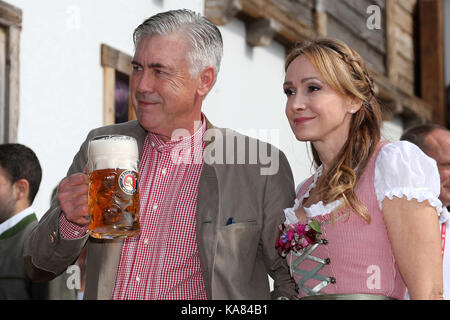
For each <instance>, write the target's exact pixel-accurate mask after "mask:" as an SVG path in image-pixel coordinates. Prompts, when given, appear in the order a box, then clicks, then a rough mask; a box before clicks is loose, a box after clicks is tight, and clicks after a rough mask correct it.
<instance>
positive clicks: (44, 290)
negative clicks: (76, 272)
mask: <svg viewBox="0 0 450 320" xmlns="http://www.w3.org/2000/svg"><path fill="white" fill-rule="evenodd" d="M41 177H42V170H41V166H40V164H39V160H38V158H37V157H36V155H35V153H34V152H33V151H32V150H31V149H30V148H28V147H26V146H24V145H22V144H2V145H0V300H3V299H20V300H28V299H62V298H64V299H70V298H74V295H73V291H71V290H69V289H68V288H67V287H66V283H65V279H63V278H62V277H61V278H58V279H55V280H54V281H52V283H35V282H32V281H31V280H30V279H29V278H28V277H27V275H26V274H25V269H24V265H23V248H24V243H25V240H26V238H27V236H28V235H29V234H30V232H31V230H32V229H33V227H35V226H36V225H37V223H38V222H37V218H36V215H35V214H34V210H33V208H32V207H31V204H32V203H33V201H34V198H35V196H36V194H37V192H38V190H39V185H40V183H41Z"/></svg>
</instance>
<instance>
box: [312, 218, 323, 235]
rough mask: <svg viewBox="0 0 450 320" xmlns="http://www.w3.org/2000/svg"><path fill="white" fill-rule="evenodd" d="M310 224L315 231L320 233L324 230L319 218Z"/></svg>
mask: <svg viewBox="0 0 450 320" xmlns="http://www.w3.org/2000/svg"><path fill="white" fill-rule="evenodd" d="M309 226H310V227H311V229H313V230H314V231H316V232H318V233H322V230H321V229H320V224H319V222H318V221H317V220H313V221H311V222H310V223H309Z"/></svg>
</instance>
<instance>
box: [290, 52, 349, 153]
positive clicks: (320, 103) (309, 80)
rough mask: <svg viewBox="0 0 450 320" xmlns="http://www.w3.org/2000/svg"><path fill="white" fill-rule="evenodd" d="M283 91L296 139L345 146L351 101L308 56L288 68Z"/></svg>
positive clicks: (296, 60) (296, 59)
mask: <svg viewBox="0 0 450 320" xmlns="http://www.w3.org/2000/svg"><path fill="white" fill-rule="evenodd" d="M283 89H284V92H285V93H286V96H287V102H286V116H287V118H288V120H289V124H290V126H291V129H292V131H293V132H294V134H295V137H296V138H297V140H300V141H311V142H317V141H322V142H327V143H339V144H342V145H343V143H344V142H345V141H346V140H347V136H348V132H349V129H350V122H351V116H352V114H351V111H352V108H353V111H355V112H356V111H357V110H358V107H357V105H355V104H352V99H350V98H349V97H347V96H343V95H341V94H340V93H338V92H336V91H335V90H333V89H332V88H331V87H330V86H329V85H327V83H326V82H325V80H324V79H323V78H322V76H321V75H320V73H319V72H318V71H317V70H316V68H315V67H314V65H313V64H312V63H311V61H310V60H309V58H308V57H306V56H305V55H301V56H299V57H297V58H295V60H294V61H292V62H291V64H290V65H289V67H288V69H287V72H286V76H285V82H284V84H283Z"/></svg>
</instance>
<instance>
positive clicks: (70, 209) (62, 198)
mask: <svg viewBox="0 0 450 320" xmlns="http://www.w3.org/2000/svg"><path fill="white" fill-rule="evenodd" d="M86 173H87V170H86V168H85V170H84V172H83V173H81V172H79V173H75V174H73V175H71V176H69V177H67V178H65V179H64V180H63V181H61V183H60V184H59V194H58V200H59V203H60V205H61V210H62V211H63V214H64V215H65V217H66V219H67V220H68V221H70V222H72V223H76V224H78V225H80V226H82V227H84V226H86V225H88V224H89V211H88V191H89V183H88V176H87V174H86Z"/></svg>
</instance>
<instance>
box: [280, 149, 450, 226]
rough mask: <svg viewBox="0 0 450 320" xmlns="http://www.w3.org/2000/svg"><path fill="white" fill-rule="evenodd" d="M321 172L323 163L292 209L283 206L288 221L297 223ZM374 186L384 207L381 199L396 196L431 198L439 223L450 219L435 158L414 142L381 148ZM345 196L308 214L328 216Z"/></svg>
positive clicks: (312, 209) (287, 222)
mask: <svg viewBox="0 0 450 320" xmlns="http://www.w3.org/2000/svg"><path fill="white" fill-rule="evenodd" d="M321 175H322V166H320V167H319V168H318V169H317V171H316V173H315V174H314V181H313V183H311V185H310V186H309V187H308V189H307V190H306V192H305V194H304V195H303V196H302V197H300V199H295V203H294V206H293V207H292V208H286V209H284V214H285V216H286V221H285V224H294V223H297V222H298V219H297V217H296V216H295V210H296V209H297V208H298V207H299V206H300V204H301V203H302V202H303V199H305V198H307V197H309V192H310V191H311V190H312V189H313V188H314V187H315V186H316V182H317V179H318V178H319V177H320V176H321ZM306 180H308V179H305V180H303V181H302V182H301V183H300V184H299V186H298V187H297V189H296V194H297V193H298V191H299V190H300V188H301V187H302V185H303V184H304V183H305V182H306ZM374 187H375V193H376V195H377V200H378V206H379V208H380V210H382V201H383V200H384V198H386V197H388V198H389V199H391V200H392V198H393V197H394V196H396V197H398V198H402V197H403V196H406V197H407V199H408V200H411V199H413V198H414V199H416V200H417V201H418V202H422V201H425V200H428V202H429V203H430V205H431V206H433V207H435V208H436V212H437V214H438V215H439V220H440V222H441V223H442V222H445V221H446V220H447V219H448V214H447V212H446V211H443V210H442V202H441V201H440V200H439V193H440V188H441V184H440V177H439V171H438V169H437V165H436V161H435V160H434V159H432V158H430V157H428V156H427V155H426V154H425V153H423V152H422V150H420V149H419V147H417V146H416V145H415V144H412V143H410V142H408V141H397V142H394V143H390V144H387V145H385V146H384V147H383V149H381V151H380V152H379V154H378V157H377V159H376V160H375V176H374ZM343 201H344V200H343V199H338V200H336V201H333V202H330V203H329V204H327V205H325V204H324V203H323V202H322V201H319V202H317V203H315V204H313V205H311V206H310V207H304V208H303V209H304V210H305V213H306V216H307V217H308V218H313V217H315V216H318V215H326V214H328V213H330V212H332V211H333V210H334V209H336V208H337V207H339V206H340V205H341V204H342V202H343Z"/></svg>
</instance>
